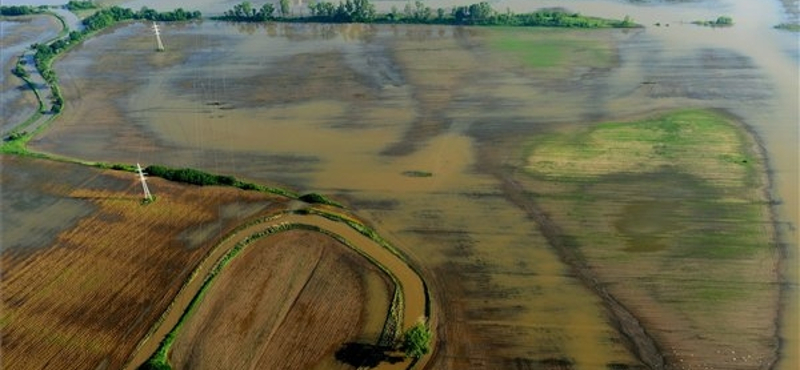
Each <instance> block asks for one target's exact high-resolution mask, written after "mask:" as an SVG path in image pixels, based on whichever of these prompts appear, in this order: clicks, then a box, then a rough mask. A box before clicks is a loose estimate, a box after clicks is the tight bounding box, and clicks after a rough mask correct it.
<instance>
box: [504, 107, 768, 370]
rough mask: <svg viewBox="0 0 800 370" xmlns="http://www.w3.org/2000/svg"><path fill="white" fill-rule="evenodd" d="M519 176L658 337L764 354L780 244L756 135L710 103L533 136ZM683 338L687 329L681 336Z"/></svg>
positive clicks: (704, 350) (705, 351)
mask: <svg viewBox="0 0 800 370" xmlns="http://www.w3.org/2000/svg"><path fill="white" fill-rule="evenodd" d="M521 155H522V159H523V166H524V171H522V172H521V173H522V174H521V175H519V176H517V179H518V181H520V182H522V183H523V184H524V187H525V188H526V189H529V191H530V194H531V195H530V198H531V199H532V201H533V202H535V204H537V205H538V206H539V207H540V208H541V210H542V212H543V213H545V214H547V215H548V217H549V218H550V219H551V220H552V222H553V223H554V224H556V225H557V226H558V228H559V232H560V233H561V234H562V235H561V236H562V237H565V238H566V237H568V238H571V239H570V240H573V241H574V245H575V248H576V249H577V250H578V253H576V255H577V256H579V258H580V259H581V260H582V263H583V264H584V266H587V267H588V268H591V270H592V271H593V272H594V273H595V274H596V275H597V278H598V280H600V281H602V282H603V284H604V285H605V286H607V287H609V288H608V289H609V291H610V293H611V294H612V295H613V296H614V297H615V299H618V300H619V301H620V302H622V304H624V305H625V306H627V307H631V308H632V312H633V313H634V314H635V315H636V316H637V317H638V318H639V320H640V321H642V322H644V323H647V330H648V332H650V333H651V334H652V335H653V336H654V338H657V340H658V341H659V344H660V345H661V346H664V347H665V348H676V351H677V352H679V353H680V352H681V351H684V352H687V351H691V353H695V354H697V355H698V356H702V357H703V358H704V361H708V362H709V363H724V362H726V361H729V360H730V359H728V358H724V357H723V356H721V355H720V353H721V352H720V351H719V348H731V349H732V350H735V351H737V352H739V351H749V352H748V353H753V356H756V354H758V356H767V354H768V353H770V351H771V350H772V349H771V347H770V346H769V345H768V344H764V345H761V344H759V345H757V346H755V345H754V343H769V341H770V340H771V338H773V336H774V327H773V323H774V320H775V315H776V314H777V297H778V288H777V281H778V277H777V275H776V273H775V269H774V266H775V264H776V263H777V258H778V254H779V253H778V249H777V248H776V246H777V245H776V239H775V231H774V224H773V220H772V216H771V208H770V204H771V201H770V199H769V197H768V193H767V191H766V189H767V186H768V181H767V175H766V173H767V172H766V164H765V160H764V158H763V155H762V153H761V150H760V148H759V145H758V143H757V141H756V139H755V138H754V137H753V136H752V135H751V134H750V133H748V132H747V131H746V129H745V128H744V126H743V125H742V124H740V123H739V122H737V121H736V119H735V118H734V117H731V116H729V115H726V114H724V113H722V112H719V111H715V110H684V111H676V112H666V113H663V114H660V115H654V116H650V117H646V118H643V119H640V120H635V121H629V122H604V123H599V124H594V125H590V126H586V125H583V126H577V125H576V126H573V127H572V128H560V129H559V131H557V132H550V133H545V134H540V135H536V136H533V137H531V138H530V139H529V140H528V141H527V142H526V143H525V145H523V150H522V152H521ZM687 338H688V339H687Z"/></svg>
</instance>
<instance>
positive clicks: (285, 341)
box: [171, 231, 389, 369]
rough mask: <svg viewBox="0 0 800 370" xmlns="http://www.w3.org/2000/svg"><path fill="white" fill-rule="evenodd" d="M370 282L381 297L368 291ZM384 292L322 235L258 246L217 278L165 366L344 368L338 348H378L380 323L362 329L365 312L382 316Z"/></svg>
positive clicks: (367, 269) (374, 275)
mask: <svg viewBox="0 0 800 370" xmlns="http://www.w3.org/2000/svg"><path fill="white" fill-rule="evenodd" d="M372 279H377V280H378V281H382V282H383V283H382V286H383V289H381V290H378V291H377V292H376V289H369V288H368V284H369V281H370V280H372ZM388 288H389V282H388V281H386V279H385V278H384V277H383V274H382V273H381V272H379V270H377V268H376V267H374V266H373V265H371V263H370V262H369V261H367V260H366V259H365V258H363V257H361V256H359V255H358V254H356V253H355V252H354V251H352V250H351V249H349V248H348V247H346V246H343V245H341V244H340V243H338V242H337V241H335V240H334V239H332V238H330V237H328V236H326V235H324V234H320V233H317V232H311V231H288V232H283V233H280V234H277V235H275V236H271V237H269V238H265V239H262V240H260V241H258V242H256V243H254V244H253V245H250V246H248V247H247V249H246V250H245V251H244V252H242V254H241V255H240V256H237V258H236V260H234V261H233V262H232V263H231V265H230V266H228V267H227V268H226V269H225V271H224V272H223V273H222V274H221V275H220V276H219V278H218V280H217V281H216V282H215V283H214V286H213V287H212V288H211V290H209V291H208V293H207V295H206V297H205V299H204V301H203V304H201V305H200V307H199V308H198V309H197V311H196V312H195V313H194V314H193V315H192V316H191V318H190V319H189V321H187V323H186V326H185V327H184V329H183V330H182V331H181V333H180V335H179V337H178V339H177V340H176V342H175V345H174V347H173V352H172V354H171V363H172V364H173V365H174V366H175V368H176V369H222V368H225V369H278V368H280V369H311V368H315V367H324V368H326V369H333V368H348V365H346V364H344V363H341V362H338V361H336V360H335V358H334V353H335V352H336V351H337V350H338V349H339V348H341V346H342V345H343V344H344V343H348V342H358V343H364V342H367V343H374V342H375V341H376V340H377V335H378V333H379V332H380V330H381V327H382V324H383V323H382V322H381V321H379V320H378V321H374V320H370V321H373V322H372V325H368V326H366V327H364V325H363V324H364V322H365V319H366V318H367V317H368V316H369V312H368V311H371V310H373V309H374V311H375V312H379V311H382V312H384V313H385V312H386V311H387V309H388V303H389V294H388ZM370 303H371V304H370ZM371 306H375V307H371ZM384 317H385V316H384ZM370 326H372V327H370Z"/></svg>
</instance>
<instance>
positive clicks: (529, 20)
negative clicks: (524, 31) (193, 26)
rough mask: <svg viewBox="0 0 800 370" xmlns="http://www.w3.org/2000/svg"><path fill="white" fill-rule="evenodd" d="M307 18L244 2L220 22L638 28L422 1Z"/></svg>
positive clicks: (365, 2)
mask: <svg viewBox="0 0 800 370" xmlns="http://www.w3.org/2000/svg"><path fill="white" fill-rule="evenodd" d="M307 7H308V12H309V13H310V15H308V16H297V17H294V16H292V14H290V11H291V7H290V5H289V1H288V0H281V1H280V3H279V8H276V7H275V6H274V5H273V4H271V3H267V4H264V5H262V6H260V7H256V6H254V5H253V4H252V3H250V2H249V1H245V2H242V3H240V4H237V5H235V6H234V7H233V9H231V10H228V11H226V12H225V13H224V15H223V16H221V17H218V18H217V19H222V20H229V21H238V22H263V21H270V20H275V21H290V22H297V21H300V22H323V23H413V24H445V25H484V26H524V27H532V26H537V27H570V28H612V27H617V28H629V27H638V25H637V24H636V23H634V22H633V20H631V19H630V17H627V16H626V17H625V19H623V20H613V19H604V18H597V17H589V16H584V15H581V14H578V13H570V12H567V11H565V10H563V9H544V10H539V11H536V12H531V13H521V14H517V13H514V12H512V11H511V10H506V11H505V12H498V11H496V10H495V9H493V8H492V6H491V5H490V4H489V3H488V2H485V1H484V2H480V3H476V4H472V5H468V6H455V7H452V8H449V9H448V10H446V9H444V8H438V9H436V10H434V9H433V8H431V7H429V6H427V5H425V3H423V2H422V1H419V0H417V1H415V2H414V3H413V4H412V3H410V2H409V3H407V4H406V6H405V8H404V9H403V11H400V10H398V9H397V7H392V9H391V11H390V12H389V13H383V14H378V13H377V12H376V10H375V6H374V5H373V4H372V3H371V2H370V1H369V0H345V1H339V3H332V2H326V1H321V2H313V1H312V2H310V3H309V4H308V5H307Z"/></svg>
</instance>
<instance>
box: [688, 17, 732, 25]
mask: <svg viewBox="0 0 800 370" xmlns="http://www.w3.org/2000/svg"><path fill="white" fill-rule="evenodd" d="M692 24H696V25H698V26H708V27H729V26H733V18H731V17H728V16H724V15H723V16H719V17H717V19H716V20H713V21H694V22H692Z"/></svg>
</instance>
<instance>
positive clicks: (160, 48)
mask: <svg viewBox="0 0 800 370" xmlns="http://www.w3.org/2000/svg"><path fill="white" fill-rule="evenodd" d="M153 33H155V34H156V42H157V43H158V46H156V51H164V44H163V43H161V30H160V29H159V28H158V25H157V24H156V22H155V21H153Z"/></svg>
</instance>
